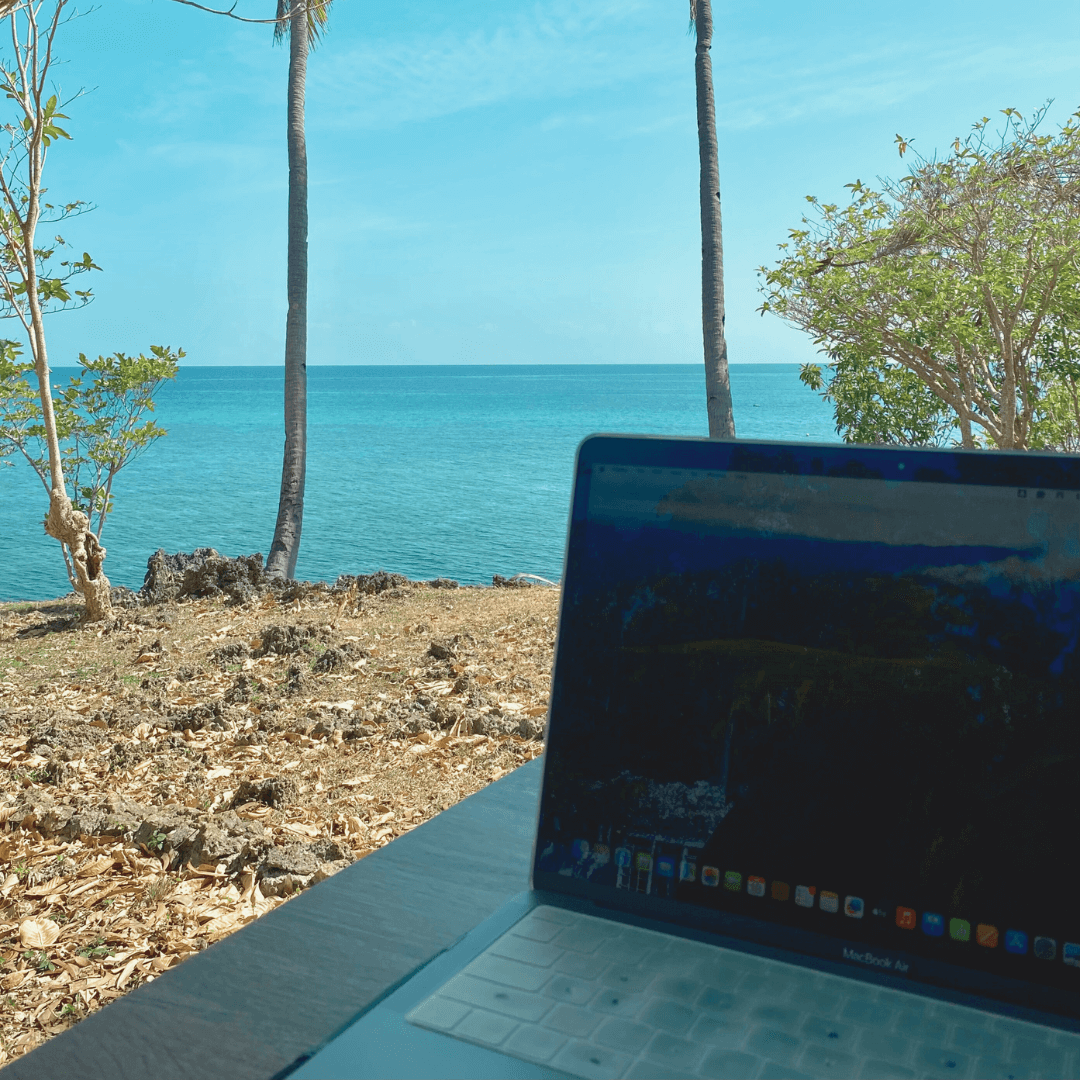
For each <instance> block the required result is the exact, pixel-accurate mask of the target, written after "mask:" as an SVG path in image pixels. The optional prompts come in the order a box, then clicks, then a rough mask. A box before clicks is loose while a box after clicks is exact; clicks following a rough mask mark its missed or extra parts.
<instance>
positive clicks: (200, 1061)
mask: <svg viewBox="0 0 1080 1080" xmlns="http://www.w3.org/2000/svg"><path fill="white" fill-rule="evenodd" d="M540 769H541V761H540V759H538V760H536V761H533V762H530V763H529V764H528V765H524V766H522V767H521V768H520V769H517V770H516V771H514V772H513V773H511V774H510V775H508V776H505V777H504V778H503V779H502V780H499V781H498V782H496V783H494V784H491V785H489V786H488V787H486V788H484V789H483V790H482V791H479V792H477V793H476V794H475V795H472V796H471V797H470V798H468V799H465V800H464V801H462V802H460V803H458V804H457V805H456V806H453V807H451V808H450V809H449V810H446V811H444V812H443V813H441V814H439V815H438V816H437V817H435V818H433V819H432V820H431V821H428V822H426V823H425V824H424V825H421V826H420V827H419V828H417V829H414V830H413V831H412V832H410V833H406V834H405V835H404V836H402V837H399V838H398V839H397V840H395V841H394V842H393V843H392V844H388V845H387V846H386V847H384V848H381V849H380V850H379V851H376V852H374V853H373V854H371V855H369V856H367V858H365V859H361V860H360V861H359V862H357V863H354V864H353V865H352V866H350V867H348V868H347V869H345V870H343V871H342V872H341V873H339V874H336V875H335V876H334V877H332V878H329V879H328V880H326V881H324V882H322V883H321V884H319V885H316V886H315V887H314V888H311V889H309V890H308V891H307V892H305V893H302V894H301V895H300V896H298V897H296V898H295V899H293V900H290V901H289V903H287V904H283V905H281V906H280V907H278V908H275V909H274V910H273V911H271V912H269V913H268V914H267V915H265V916H264V917H263V918H261V919H259V920H258V921H257V922H253V923H251V924H249V925H248V926H246V927H244V929H243V930H240V931H238V932H237V933H235V934H233V935H231V936H230V937H228V938H226V939H225V940H224V941H221V942H219V943H218V944H216V945H213V946H211V947H210V948H209V949H207V950H206V951H205V952H203V953H200V954H198V955H197V956H193V957H191V958H190V959H188V960H186V961H185V962H184V963H183V964H181V965H179V967H176V968H174V969H173V970H171V971H168V972H166V973H165V974H163V975H161V976H160V977H159V978H158V979H156V980H155V981H154V982H152V983H150V984H149V985H148V986H143V987H140V988H139V989H138V990H136V991H134V992H133V993H131V994H128V995H126V996H125V997H122V998H118V999H117V1000H116V1001H114V1002H113V1003H112V1004H111V1005H109V1006H108V1007H107V1008H105V1009H102V1010H101V1011H100V1012H97V1013H95V1014H94V1015H92V1016H90V1017H88V1018H87V1019H86V1020H84V1021H83V1022H82V1023H80V1024H78V1025H76V1026H75V1027H73V1028H71V1029H70V1030H69V1031H66V1032H64V1034H63V1035H59V1036H57V1037H56V1038H54V1039H52V1040H50V1041H49V1042H47V1043H45V1044H44V1045H43V1046H41V1047H39V1048H38V1049H37V1050H35V1051H33V1052H32V1053H30V1054H27V1055H26V1056H25V1057H22V1058H19V1059H18V1060H16V1061H14V1062H12V1063H11V1064H10V1065H8V1066H7V1067H6V1068H5V1069H4V1070H3V1080H17V1078H20V1077H25V1078H26V1080H31V1078H32V1080H49V1078H52V1077H55V1078H56V1080H61V1078H63V1080H71V1078H73V1077H80V1078H90V1080H95V1078H98V1077H102V1078H105V1077H108V1078H110V1080H124V1078H128V1077H130V1078H135V1077H140V1078H143V1077H145V1078H153V1080H173V1078H176V1080H180V1078H181V1077H184V1078H187V1077H191V1078H199V1080H212V1078H214V1077H222V1078H226V1077H227V1078H229V1080H249V1078H250V1080H255V1078H258V1080H268V1078H270V1077H274V1076H277V1075H281V1074H286V1073H288V1072H289V1071H290V1070H291V1069H292V1068H293V1067H295V1065H296V1064H298V1063H299V1062H300V1061H301V1060H303V1059H304V1057H306V1056H307V1055H308V1054H310V1053H311V1052H313V1051H314V1050H315V1049H316V1048H317V1047H318V1046H320V1045H321V1044H322V1043H324V1042H325V1041H326V1040H327V1039H329V1038H330V1037H331V1036H332V1035H334V1034H335V1033H336V1032H337V1031H339V1030H341V1028H343V1027H344V1026H345V1025H346V1024H348V1023H349V1021H350V1020H352V1019H353V1018H354V1017H355V1016H356V1015H357V1014H358V1013H359V1012H361V1011H362V1010H363V1009H364V1008H366V1007H367V1006H368V1005H370V1004H371V1003H373V1002H374V1001H376V1000H378V999H379V998H381V997H382V996H384V994H385V993H386V992H387V991H388V990H390V989H391V988H392V987H394V986H395V985H397V984H398V983H399V982H401V981H402V980H403V979H404V978H406V977H407V976H408V975H409V974H410V973H411V972H413V971H415V970H416V968H418V967H419V966H420V965H422V964H424V963H425V962H427V961H428V960H430V959H431V958H432V957H433V956H435V955H436V954H437V953H438V952H441V951H442V950H443V949H445V948H447V947H448V946H449V945H451V944H452V943H453V942H454V941H455V940H456V939H457V938H459V937H460V936H461V935H462V934H464V933H465V932H467V931H468V930H470V929H471V928H472V927H474V926H476V925H477V924H478V923H480V922H481V921H482V920H483V919H485V918H486V917H487V916H488V915H490V914H491V913H492V912H493V911H495V910H497V909H498V908H499V907H500V906H501V905H502V904H503V903H505V901H506V900H508V899H509V898H510V897H512V896H514V895H515V894H516V893H519V892H522V891H523V890H524V889H527V888H528V887H529V856H530V853H531V850H532V837H533V831H534V828H535V820H536V801H537V797H538V790H539V782H540Z"/></svg>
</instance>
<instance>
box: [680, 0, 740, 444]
mask: <svg viewBox="0 0 1080 1080" xmlns="http://www.w3.org/2000/svg"><path fill="white" fill-rule="evenodd" d="M690 22H691V24H692V25H693V27H694V30H695V32H696V38H697V47H696V48H695V50H694V83H695V86H696V87H697V121H698V156H699V158H700V159H701V185H700V190H699V194H700V200H701V329H702V336H703V338H704V344H705V397H706V403H707V406H708V412H709V438H710V439H733V438H735V417H734V415H733V413H732V411H731V380H730V378H729V375H728V355H727V339H726V338H725V337H724V318H725V315H724V242H723V229H722V227H721V226H722V222H721V217H720V161H719V152H718V150H717V145H716V100H715V97H714V95H713V82H712V59H711V58H710V55H709V52H710V50H711V49H712V29H713V26H712V0H690Z"/></svg>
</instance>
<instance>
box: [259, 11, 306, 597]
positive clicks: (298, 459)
mask: <svg viewBox="0 0 1080 1080" xmlns="http://www.w3.org/2000/svg"><path fill="white" fill-rule="evenodd" d="M307 18H308V16H307V4H306V3H305V2H304V0H293V5H292V9H291V12H290V19H289V106H288V113H289V127H288V141H289V257H288V297H289V312H288V315H287V316H286V319H285V456H284V459H283V461H282V465H281V495H280V496H279V498H278V516H277V523H276V524H275V526H274V541H273V543H272V544H271V546H270V556H269V558H268V559H267V561H266V569H267V573H269V574H270V575H271V576H273V577H284V578H290V579H291V578H292V577H293V575H294V574H295V572H296V557H297V555H298V554H299V553H300V530H301V527H302V525H303V520H304V478H305V474H306V472H307V235H308V215H307V147H306V144H305V140H304V84H305V81H306V78H307V54H308V22H307Z"/></svg>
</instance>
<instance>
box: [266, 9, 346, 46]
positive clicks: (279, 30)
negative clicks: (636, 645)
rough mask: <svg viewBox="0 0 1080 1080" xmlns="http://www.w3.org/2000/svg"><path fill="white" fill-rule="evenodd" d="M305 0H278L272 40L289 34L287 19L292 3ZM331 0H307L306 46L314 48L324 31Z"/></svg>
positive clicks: (276, 40) (282, 39)
mask: <svg viewBox="0 0 1080 1080" xmlns="http://www.w3.org/2000/svg"><path fill="white" fill-rule="evenodd" d="M304 2H305V0H278V4H277V16H276V18H277V22H276V23H275V24H274V42H275V43H277V42H281V41H284V40H285V38H287V37H288V36H289V19H290V17H291V16H292V13H293V4H298V3H304ZM332 3H333V0H307V30H308V48H310V49H314V48H315V46H316V45H318V44H319V41H320V40H321V39H322V35H323V34H324V33H325V31H326V27H327V24H328V23H329V21H330V5H331V4H332Z"/></svg>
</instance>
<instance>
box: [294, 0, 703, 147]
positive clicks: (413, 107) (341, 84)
mask: <svg viewBox="0 0 1080 1080" xmlns="http://www.w3.org/2000/svg"><path fill="white" fill-rule="evenodd" d="M650 6H651V5H646V4H644V3H601V4H598V3H589V4H584V3H569V2H562V3H549V4H541V5H537V6H536V7H535V8H533V9H532V10H531V11H530V12H528V13H523V14H519V15H516V16H514V17H512V18H511V19H509V20H508V21H507V22H506V23H505V24H503V25H501V26H497V27H494V28H487V29H477V30H473V31H471V32H460V31H445V32H443V33H440V34H434V35H419V36H417V37H413V38H409V39H394V40H385V39H384V40H375V41H370V42H367V41H365V42H362V43H361V44H360V45H358V46H356V47H354V48H352V49H350V50H348V51H347V52H343V53H338V54H336V55H334V56H330V55H329V53H327V54H324V55H323V56H322V57H320V63H318V64H314V63H313V64H312V65H311V67H310V68H309V69H308V78H309V80H310V82H311V84H312V86H313V88H317V90H315V92H319V91H332V93H333V99H334V101H335V102H350V103H352V104H351V105H349V106H347V107H345V108H344V109H341V110H340V111H339V112H338V113H337V114H336V115H335V116H334V117H333V118H332V119H330V120H324V123H327V124H330V125H332V126H345V127H350V128H390V127H396V126H398V125H399V124H405V123H415V122H418V121H424V120H431V119H435V118H437V117H441V116H449V115H452V114H454V113H458V112H462V111H464V110H467V109H475V108H479V107H482V106H487V105H494V104H498V103H502V102H506V101H515V100H517V101H520V100H543V99H550V98H565V97H571V96H573V95H574V94H577V93H580V92H582V91H585V90H592V89H597V88H601V87H610V86H616V85H619V84H622V83H626V82H629V81H632V80H635V79H639V78H641V77H643V76H655V75H658V74H661V73H663V72H667V71H671V70H672V69H674V68H676V67H678V66H680V65H683V64H685V63H687V62H688V59H689V56H690V52H689V49H688V48H687V45H686V42H685V41H684V40H681V39H680V36H679V35H673V38H672V41H670V42H664V43H659V44H658V43H657V42H656V40H655V38H654V37H652V36H651V35H647V34H637V33H635V30H636V29H637V28H638V26H639V24H640V21H641V20H640V17H641V15H642V14H643V13H644V12H645V11H646V10H647V8H648V7H650Z"/></svg>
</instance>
